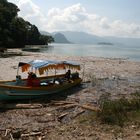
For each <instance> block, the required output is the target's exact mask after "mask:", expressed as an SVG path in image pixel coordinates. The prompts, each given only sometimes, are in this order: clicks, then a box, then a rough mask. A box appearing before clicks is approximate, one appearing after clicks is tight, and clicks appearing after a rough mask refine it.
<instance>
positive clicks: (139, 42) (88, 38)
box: [60, 31, 140, 46]
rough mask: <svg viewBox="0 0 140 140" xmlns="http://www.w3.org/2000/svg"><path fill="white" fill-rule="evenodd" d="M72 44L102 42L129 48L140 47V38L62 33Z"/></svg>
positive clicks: (73, 32) (71, 32)
mask: <svg viewBox="0 0 140 140" xmlns="http://www.w3.org/2000/svg"><path fill="white" fill-rule="evenodd" d="M60 33H62V34H63V35H64V36H65V37H66V38H67V39H68V40H69V41H70V42H73V43H77V44H81V43H82V44H98V43H100V42H104V43H106V44H107V43H109V44H114V45H115V44H117V45H120V44H123V45H129V46H140V38H123V37H113V36H105V37H100V36H96V35H92V34H88V33H85V32H75V31H60Z"/></svg>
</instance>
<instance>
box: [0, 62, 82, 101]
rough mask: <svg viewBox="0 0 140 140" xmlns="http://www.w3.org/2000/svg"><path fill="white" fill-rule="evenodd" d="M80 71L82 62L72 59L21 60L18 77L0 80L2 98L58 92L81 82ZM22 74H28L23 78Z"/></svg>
mask: <svg viewBox="0 0 140 140" xmlns="http://www.w3.org/2000/svg"><path fill="white" fill-rule="evenodd" d="M67 70H68V71H69V72H67V74H66V71H67ZM79 71H80V64H78V63H76V62H72V61H48V60H32V61H29V62H19V64H18V68H17V75H16V79H15V80H11V81H0V100H1V101H2V100H18V99H33V98H39V97H41V96H46V95H48V94H57V93H59V92H62V91H63V90H66V89H69V88H72V87H74V86H76V85H79V84H80V83H81V81H82V79H81V78H80V77H79ZM50 73H51V74H50ZM22 74H24V76H25V75H27V74H28V75H27V78H21V75H22Z"/></svg>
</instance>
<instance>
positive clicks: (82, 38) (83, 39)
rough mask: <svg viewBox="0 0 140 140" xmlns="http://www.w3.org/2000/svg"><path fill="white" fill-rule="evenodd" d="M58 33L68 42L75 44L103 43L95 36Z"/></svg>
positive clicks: (79, 33) (72, 32) (68, 32)
mask: <svg viewBox="0 0 140 140" xmlns="http://www.w3.org/2000/svg"><path fill="white" fill-rule="evenodd" d="M60 33H62V34H64V35H65V37H66V38H67V39H68V40H69V41H70V42H73V43H77V44H81V43H82V44H97V43H98V42H101V41H104V40H103V39H102V38H100V37H98V36H96V35H91V34H88V33H85V32H74V31H61V32H60Z"/></svg>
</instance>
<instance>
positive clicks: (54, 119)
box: [0, 52, 140, 140]
mask: <svg viewBox="0 0 140 140" xmlns="http://www.w3.org/2000/svg"><path fill="white" fill-rule="evenodd" d="M24 54H25V55H23V56H14V57H8V58H0V63H1V67H0V72H1V73H0V80H12V79H15V76H16V74H17V65H18V62H19V61H31V60H33V59H48V60H60V61H65V60H74V61H78V62H80V64H81V66H82V71H81V72H80V76H81V77H82V76H83V82H82V85H81V86H82V87H77V88H74V89H71V90H68V91H65V92H64V93H63V94H61V95H52V96H51V97H50V96H49V97H50V98H49V97H46V98H43V99H42V100H41V99H37V101H35V102H34V101H31V100H30V101H29V103H28V105H37V104H38V103H39V105H41V108H39V109H9V110H5V111H3V112H1V113H0V118H1V125H0V135H1V136H3V139H4V138H5V137H9V136H10V134H9V133H8V132H7V130H10V131H9V132H12V131H13V133H16V134H18V133H19V132H20V133H22V134H32V133H33V132H34V133H35V132H39V133H36V134H39V135H41V137H42V136H43V137H44V138H46V139H48V138H49V139H50V140H51V139H56V140H57V139H66V140H68V139H74V140H77V139H94V138H95V139H101V140H108V139H114V140H115V139H127V140H131V139H139V136H140V127H139V123H137V124H136V123H135V124H134V123H133V122H129V123H126V124H125V125H124V127H119V126H116V125H107V124H103V123H101V122H99V120H98V118H96V119H94V116H91V115H90V114H91V113H92V112H88V111H87V110H85V109H83V108H80V107H76V106H75V107H70V108H65V106H63V105H62V106H61V105H60V106H56V105H52V104H51V103H52V102H53V101H58V102H59V101H61V100H62V101H64V102H65V101H66V102H67V101H68V102H75V103H78V104H80V105H92V106H96V105H98V103H99V102H100V101H103V100H104V99H105V98H106V97H107V98H109V99H114V100H115V99H120V98H121V99H125V98H126V99H127V98H131V97H132V95H133V94H134V93H136V92H138V93H140V62H133V61H129V60H126V59H125V60H123V59H110V58H109V59H108V58H98V57H71V56H59V55H54V54H45V53H31V52H27V53H24ZM83 72H84V75H83ZM63 95H64V96H63ZM17 102H18V101H16V103H15V102H14V103H15V104H14V106H16V104H17ZM26 103H27V102H26ZM12 105H13V104H12ZM63 107H64V108H63ZM84 115H85V116H84ZM9 116H10V119H9ZM86 116H87V118H85V117H86ZM82 117H83V118H82ZM90 117H93V119H91V118H90ZM85 119H87V120H86V121H85ZM90 119H91V120H92V122H91V120H90ZM6 132H7V136H5V134H6ZM33 137H34V138H36V139H37V138H38V135H34V136H29V137H28V138H33Z"/></svg>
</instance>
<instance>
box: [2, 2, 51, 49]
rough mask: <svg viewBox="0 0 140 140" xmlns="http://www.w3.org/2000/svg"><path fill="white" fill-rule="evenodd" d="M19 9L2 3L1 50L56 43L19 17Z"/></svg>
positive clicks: (11, 4) (7, 3)
mask: <svg viewBox="0 0 140 140" xmlns="http://www.w3.org/2000/svg"><path fill="white" fill-rule="evenodd" d="M18 12H19V9H18V7H17V6H16V5H15V4H13V3H9V2H7V0H1V1H0V48H22V47H24V46H25V45H39V44H40V45H45V44H48V43H51V42H53V41H54V39H53V38H52V37H51V36H47V35H45V36H44V35H41V34H40V32H39V31H38V28H37V27H36V26H35V25H32V24H31V23H29V22H28V21H25V20H24V19H23V18H21V17H18V16H17V13H18Z"/></svg>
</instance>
